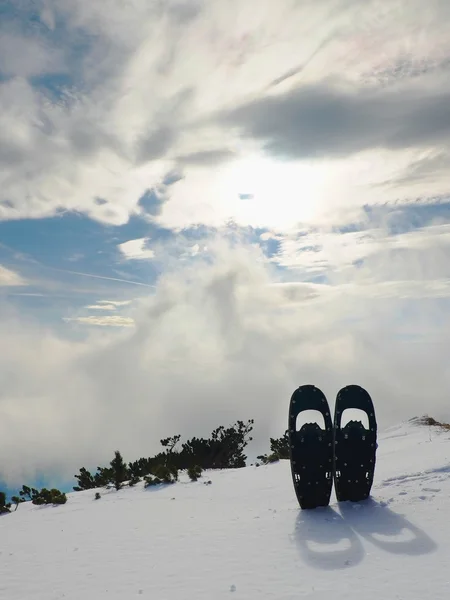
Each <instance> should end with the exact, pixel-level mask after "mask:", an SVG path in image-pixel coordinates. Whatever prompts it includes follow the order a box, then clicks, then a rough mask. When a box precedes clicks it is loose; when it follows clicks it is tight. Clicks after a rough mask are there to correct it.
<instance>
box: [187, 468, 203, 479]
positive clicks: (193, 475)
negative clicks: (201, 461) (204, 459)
mask: <svg viewBox="0 0 450 600" xmlns="http://www.w3.org/2000/svg"><path fill="white" fill-rule="evenodd" d="M187 474H188V475H189V478H190V479H191V481H197V479H198V478H199V477H201V474H202V468H201V467H199V466H198V465H195V466H194V467H189V469H188V470H187Z"/></svg>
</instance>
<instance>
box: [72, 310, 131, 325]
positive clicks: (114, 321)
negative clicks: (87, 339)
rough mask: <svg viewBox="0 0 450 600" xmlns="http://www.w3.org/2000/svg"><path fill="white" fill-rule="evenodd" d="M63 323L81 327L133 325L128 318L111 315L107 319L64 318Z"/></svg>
mask: <svg viewBox="0 0 450 600" xmlns="http://www.w3.org/2000/svg"><path fill="white" fill-rule="evenodd" d="M91 308H92V307H91ZM96 308H98V307H96ZM64 321H66V322H67V323H71V322H75V323H80V324H81V325H96V326H99V327H131V326H133V325H134V321H133V319H131V318H130V317H121V316H119V315H111V316H108V317H95V316H88V317H66V318H64Z"/></svg>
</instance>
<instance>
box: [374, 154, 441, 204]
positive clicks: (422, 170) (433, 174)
mask: <svg viewBox="0 0 450 600" xmlns="http://www.w3.org/2000/svg"><path fill="white" fill-rule="evenodd" d="M449 167H450V152H449V153H445V152H437V153H433V154H432V155H429V156H426V157H424V158H421V159H419V160H416V161H414V162H412V163H411V164H410V165H408V167H407V168H406V169H405V170H404V171H403V172H402V173H401V174H400V175H399V176H398V177H395V178H393V179H390V180H388V181H382V182H380V183H378V184H377V185H379V186H402V185H405V184H411V183H420V182H424V181H429V182H430V183H431V182H433V181H436V179H441V178H445V179H447V178H448V172H449ZM447 195H450V184H449V194H447Z"/></svg>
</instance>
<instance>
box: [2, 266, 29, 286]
mask: <svg viewBox="0 0 450 600" xmlns="http://www.w3.org/2000/svg"><path fill="white" fill-rule="evenodd" d="M23 285H27V282H26V281H25V280H24V279H23V278H22V277H21V276H20V275H19V274H18V273H16V272H15V271H11V270H10V269H7V268H6V267H3V266H2V265H0V287H2V286H8V287H9V286H12V287H14V286H23Z"/></svg>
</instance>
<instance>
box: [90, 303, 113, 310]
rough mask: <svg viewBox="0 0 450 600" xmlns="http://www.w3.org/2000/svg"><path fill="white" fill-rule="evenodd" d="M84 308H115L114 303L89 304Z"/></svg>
mask: <svg viewBox="0 0 450 600" xmlns="http://www.w3.org/2000/svg"><path fill="white" fill-rule="evenodd" d="M85 308H86V309H87V310H117V308H116V306H114V304H89V305H88V306H85Z"/></svg>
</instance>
